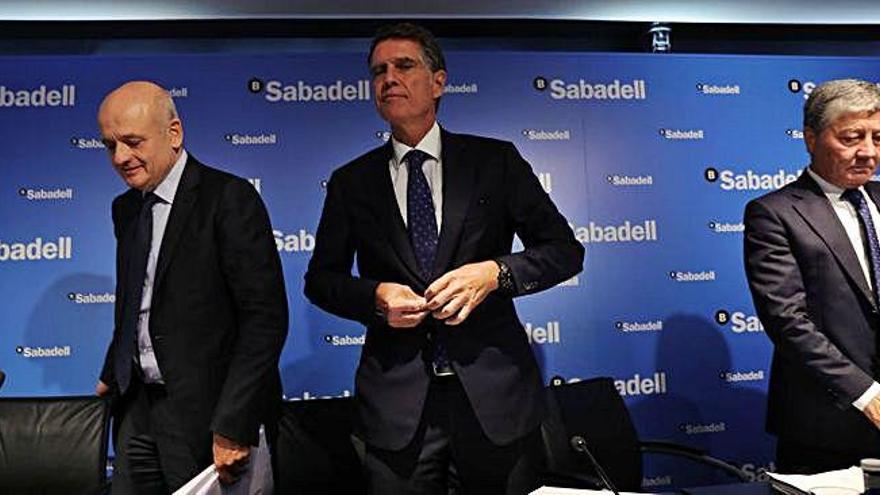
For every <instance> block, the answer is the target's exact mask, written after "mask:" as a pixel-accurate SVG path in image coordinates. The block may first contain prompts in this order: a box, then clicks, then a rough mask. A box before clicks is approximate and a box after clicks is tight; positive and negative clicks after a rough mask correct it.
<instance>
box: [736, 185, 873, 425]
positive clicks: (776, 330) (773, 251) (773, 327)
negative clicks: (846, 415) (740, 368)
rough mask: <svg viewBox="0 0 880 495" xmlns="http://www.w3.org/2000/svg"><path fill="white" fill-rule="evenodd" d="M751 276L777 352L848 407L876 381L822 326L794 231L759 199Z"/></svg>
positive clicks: (749, 246) (753, 208) (748, 258)
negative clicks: (798, 256)
mask: <svg viewBox="0 0 880 495" xmlns="http://www.w3.org/2000/svg"><path fill="white" fill-rule="evenodd" d="M744 223H745V238H744V255H745V265H746V276H747V278H748V281H749V289H750V290H751V293H752V299H753V300H754V303H755V309H756V311H757V312H758V317H759V318H760V319H761V321H762V322H763V324H764V327H765V330H766V332H767V335H768V336H769V337H770V339H771V340H772V341H773V343H774V345H775V347H776V351H777V352H779V353H780V354H781V355H782V357H784V358H785V359H786V360H788V361H790V362H793V363H799V364H800V365H802V366H803V368H804V370H805V371H806V372H807V373H809V374H811V375H812V376H813V377H814V378H815V379H816V380H818V381H819V383H821V384H822V385H823V386H824V387H825V388H827V389H828V390H830V391H831V392H832V393H833V394H834V395H835V397H836V398H837V402H838V405H839V406H840V407H841V408H845V407H848V406H850V405H851V404H852V402H853V401H855V400H856V399H857V398H858V397H859V396H860V395H861V394H863V393H864V392H865V391H866V390H867V389H868V387H869V386H870V385H871V384H872V383H873V381H874V380H873V378H871V376H869V375H868V374H867V373H865V372H864V371H863V370H862V369H861V368H859V367H858V366H856V365H855V364H854V363H853V362H852V361H851V360H850V359H849V358H848V357H847V356H845V355H844V354H843V353H842V352H841V351H840V349H838V348H837V346H835V345H834V343H832V342H831V341H830V340H829V339H828V337H827V336H826V335H825V334H823V333H822V331H821V330H820V329H819V328H818V327H817V325H816V322H814V321H813V319H812V318H811V316H810V311H809V309H808V306H807V291H806V289H805V286H804V278H803V275H802V273H801V269H800V266H799V264H798V261H797V259H796V258H795V256H794V254H793V253H792V248H791V244H790V237H789V236H790V235H791V232H790V229H789V228H787V227H786V225H785V223H784V222H783V221H782V220H781V219H780V217H779V215H778V213H777V212H775V211H773V210H771V209H770V208H768V207H767V206H766V205H764V204H762V203H761V202H759V201H752V202H750V203H749V204H748V205H747V206H746V211H745V219H744Z"/></svg>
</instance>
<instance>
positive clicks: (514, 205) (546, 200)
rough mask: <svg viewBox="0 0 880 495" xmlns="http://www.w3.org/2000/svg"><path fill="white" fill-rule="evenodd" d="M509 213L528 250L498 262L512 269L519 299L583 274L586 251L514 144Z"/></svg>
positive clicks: (509, 158)
mask: <svg viewBox="0 0 880 495" xmlns="http://www.w3.org/2000/svg"><path fill="white" fill-rule="evenodd" d="M503 152H504V155H505V157H504V160H505V163H506V164H507V175H508V177H507V179H506V182H507V183H508V184H511V188H510V190H509V191H508V196H507V211H508V215H509V216H510V219H511V220H512V222H513V227H514V231H515V233H516V234H517V236H519V238H520V240H521V241H522V243H523V246H524V248H525V249H524V250H523V251H520V252H517V253H513V254H509V255H506V256H500V257H498V258H496V259H497V260H499V261H502V262H504V263H505V264H507V266H509V267H510V270H511V273H512V274H513V279H514V283H515V285H516V294H515V295H517V296H519V295H523V294H530V293H533V292H538V291H541V290H544V289H547V288H549V287H552V286H554V285H556V284H558V283H560V282H563V281H565V280H566V279H569V278H571V277H573V276H574V275H576V274H577V273H579V272H580V271H581V270H583V263H584V247H583V246H582V245H581V243H579V242H578V241H577V239H575V237H574V233H573V232H572V230H571V227H569V225H568V222H567V221H566V220H565V217H563V216H562V214H561V213H559V210H557V209H556V205H554V204H553V201H552V200H551V199H550V196H549V195H548V194H547V193H546V192H545V191H544V189H543V188H542V187H541V183H540V182H539V181H538V177H537V176H535V174H534V173H533V172H532V168H531V166H530V165H529V164H528V163H527V162H526V161H525V160H524V159H523V158H522V156H520V154H519V152H518V151H517V150H516V148H515V147H514V146H513V144H512V143H505V144H504V151H503Z"/></svg>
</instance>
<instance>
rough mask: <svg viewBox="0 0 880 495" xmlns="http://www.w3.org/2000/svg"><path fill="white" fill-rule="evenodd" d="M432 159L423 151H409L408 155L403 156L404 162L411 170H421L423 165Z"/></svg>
mask: <svg viewBox="0 0 880 495" xmlns="http://www.w3.org/2000/svg"><path fill="white" fill-rule="evenodd" d="M428 158H431V155H429V154H427V153H425V152H424V151H422V150H415V149H413V150H409V151H408V152H407V153H406V155H404V156H403V161H404V162H406V164H407V165H408V166H409V168H413V167H416V168H421V166H422V164H423V163H425V160H427V159H428Z"/></svg>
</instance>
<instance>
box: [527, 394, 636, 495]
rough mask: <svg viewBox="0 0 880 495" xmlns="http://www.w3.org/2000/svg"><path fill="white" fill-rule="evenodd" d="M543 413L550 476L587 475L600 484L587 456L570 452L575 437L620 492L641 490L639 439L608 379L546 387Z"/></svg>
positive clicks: (623, 405)
mask: <svg viewBox="0 0 880 495" xmlns="http://www.w3.org/2000/svg"><path fill="white" fill-rule="evenodd" d="M547 409H548V414H547V419H546V420H545V422H544V425H543V427H542V433H543V435H544V445H545V449H546V450H545V452H546V455H547V467H548V472H550V473H566V474H571V473H588V475H589V476H591V477H592V478H594V479H595V480H596V482H598V479H599V478H598V475H597V474H596V473H595V470H594V469H593V467H592V465H590V462H589V460H588V459H587V457H586V456H584V455H582V454H579V453H577V452H575V451H574V449H573V448H572V447H571V444H570V441H571V437H572V436H574V435H579V436H581V437H583V438H584V440H585V441H586V443H587V446H588V447H589V449H590V451H591V452H592V453H593V455H594V456H596V460H597V461H598V462H599V464H600V465H601V466H602V467H603V468H604V469H605V471H606V472H607V473H608V476H609V477H610V478H611V480H612V481H613V482H614V484H615V486H616V488H617V489H618V490H621V491H638V490H640V489H641V484H642V454H641V451H640V449H639V440H638V434H637V433H636V430H635V426H633V422H632V419H631V418H630V415H629V411H628V410H627V408H626V404H624V402H623V399H622V398H621V397H620V394H619V393H618V392H617V389H616V388H615V387H614V381H613V380H612V379H611V378H608V377H601V378H593V379H590V380H582V381H579V382H576V383H566V384H562V385H551V386H549V387H547ZM597 487H598V486H597Z"/></svg>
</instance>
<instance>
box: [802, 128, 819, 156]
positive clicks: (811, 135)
mask: <svg viewBox="0 0 880 495" xmlns="http://www.w3.org/2000/svg"><path fill="white" fill-rule="evenodd" d="M818 138H819V136H818V135H817V134H816V131H814V130H813V129H811V128H809V127H804V144H805V145H806V146H807V153H809V154H810V156H813V150H814V149H816V139H818Z"/></svg>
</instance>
